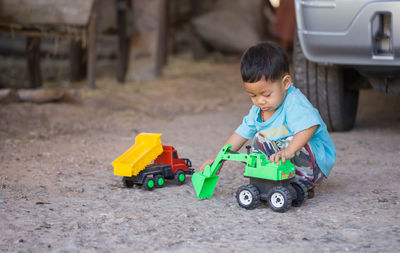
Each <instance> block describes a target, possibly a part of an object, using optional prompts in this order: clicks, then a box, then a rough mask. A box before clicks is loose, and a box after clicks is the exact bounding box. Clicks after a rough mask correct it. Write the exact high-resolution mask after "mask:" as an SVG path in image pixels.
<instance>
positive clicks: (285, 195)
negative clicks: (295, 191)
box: [268, 186, 292, 213]
mask: <svg viewBox="0 0 400 253" xmlns="http://www.w3.org/2000/svg"><path fill="white" fill-rule="evenodd" d="M268 204H269V206H270V207H271V209H272V210H273V211H275V212H280V213H283V212H286V210H288V209H289V207H290V205H291V204H292V196H291V194H290V191H289V190H288V189H287V188H286V187H283V186H275V187H273V188H271V190H270V191H269V192H268Z"/></svg>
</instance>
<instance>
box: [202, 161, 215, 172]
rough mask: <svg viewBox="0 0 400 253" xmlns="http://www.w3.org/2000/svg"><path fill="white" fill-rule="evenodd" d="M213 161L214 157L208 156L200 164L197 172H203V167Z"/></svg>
mask: <svg viewBox="0 0 400 253" xmlns="http://www.w3.org/2000/svg"><path fill="white" fill-rule="evenodd" d="M213 161H214V158H209V159H207V160H206V161H205V162H204V163H203V164H202V165H201V166H200V169H199V172H201V173H203V171H204V168H205V167H206V166H207V165H210V164H212V162H213Z"/></svg>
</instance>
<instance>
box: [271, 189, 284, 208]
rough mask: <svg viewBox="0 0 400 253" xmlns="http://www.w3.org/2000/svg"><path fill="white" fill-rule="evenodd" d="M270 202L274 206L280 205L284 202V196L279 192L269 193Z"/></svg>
mask: <svg viewBox="0 0 400 253" xmlns="http://www.w3.org/2000/svg"><path fill="white" fill-rule="evenodd" d="M271 204H272V205H273V206H274V207H282V206H283V205H284V204H285V198H284V197H283V195H282V194H281V193H279V192H274V193H273V194H272V195H271Z"/></svg>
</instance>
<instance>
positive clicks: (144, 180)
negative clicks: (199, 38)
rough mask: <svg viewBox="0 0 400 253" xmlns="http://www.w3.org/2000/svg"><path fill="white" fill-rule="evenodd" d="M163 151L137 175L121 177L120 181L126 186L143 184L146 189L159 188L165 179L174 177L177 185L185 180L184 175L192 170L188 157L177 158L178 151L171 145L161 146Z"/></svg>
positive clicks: (190, 173) (191, 172)
mask: <svg viewBox="0 0 400 253" xmlns="http://www.w3.org/2000/svg"><path fill="white" fill-rule="evenodd" d="M162 147H163V150H164V151H163V153H162V154H161V155H160V156H159V157H158V158H157V159H156V160H154V163H153V164H150V165H148V166H146V168H145V169H144V170H142V171H141V172H139V174H138V175H137V176H133V177H123V179H122V182H123V183H124V185H125V186H126V187H128V188H132V187H133V185H134V184H138V185H143V188H144V189H146V190H153V189H154V188H161V187H163V186H164V184H165V179H175V182H176V183H177V184H178V185H181V184H183V183H184V182H185V179H186V175H192V174H193V172H194V170H193V169H192V168H191V167H192V163H191V161H190V160H189V159H186V158H182V159H181V158H179V156H178V151H177V150H176V149H175V148H174V147H172V146H162Z"/></svg>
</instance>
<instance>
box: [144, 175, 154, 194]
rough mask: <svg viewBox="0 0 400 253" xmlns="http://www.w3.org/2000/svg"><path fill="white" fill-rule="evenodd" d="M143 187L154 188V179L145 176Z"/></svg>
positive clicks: (146, 188)
mask: <svg viewBox="0 0 400 253" xmlns="http://www.w3.org/2000/svg"><path fill="white" fill-rule="evenodd" d="M143 188H144V189H145V190H148V191H151V190H153V189H154V180H153V179H152V178H151V177H147V178H146V179H145V180H144V183H143Z"/></svg>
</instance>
